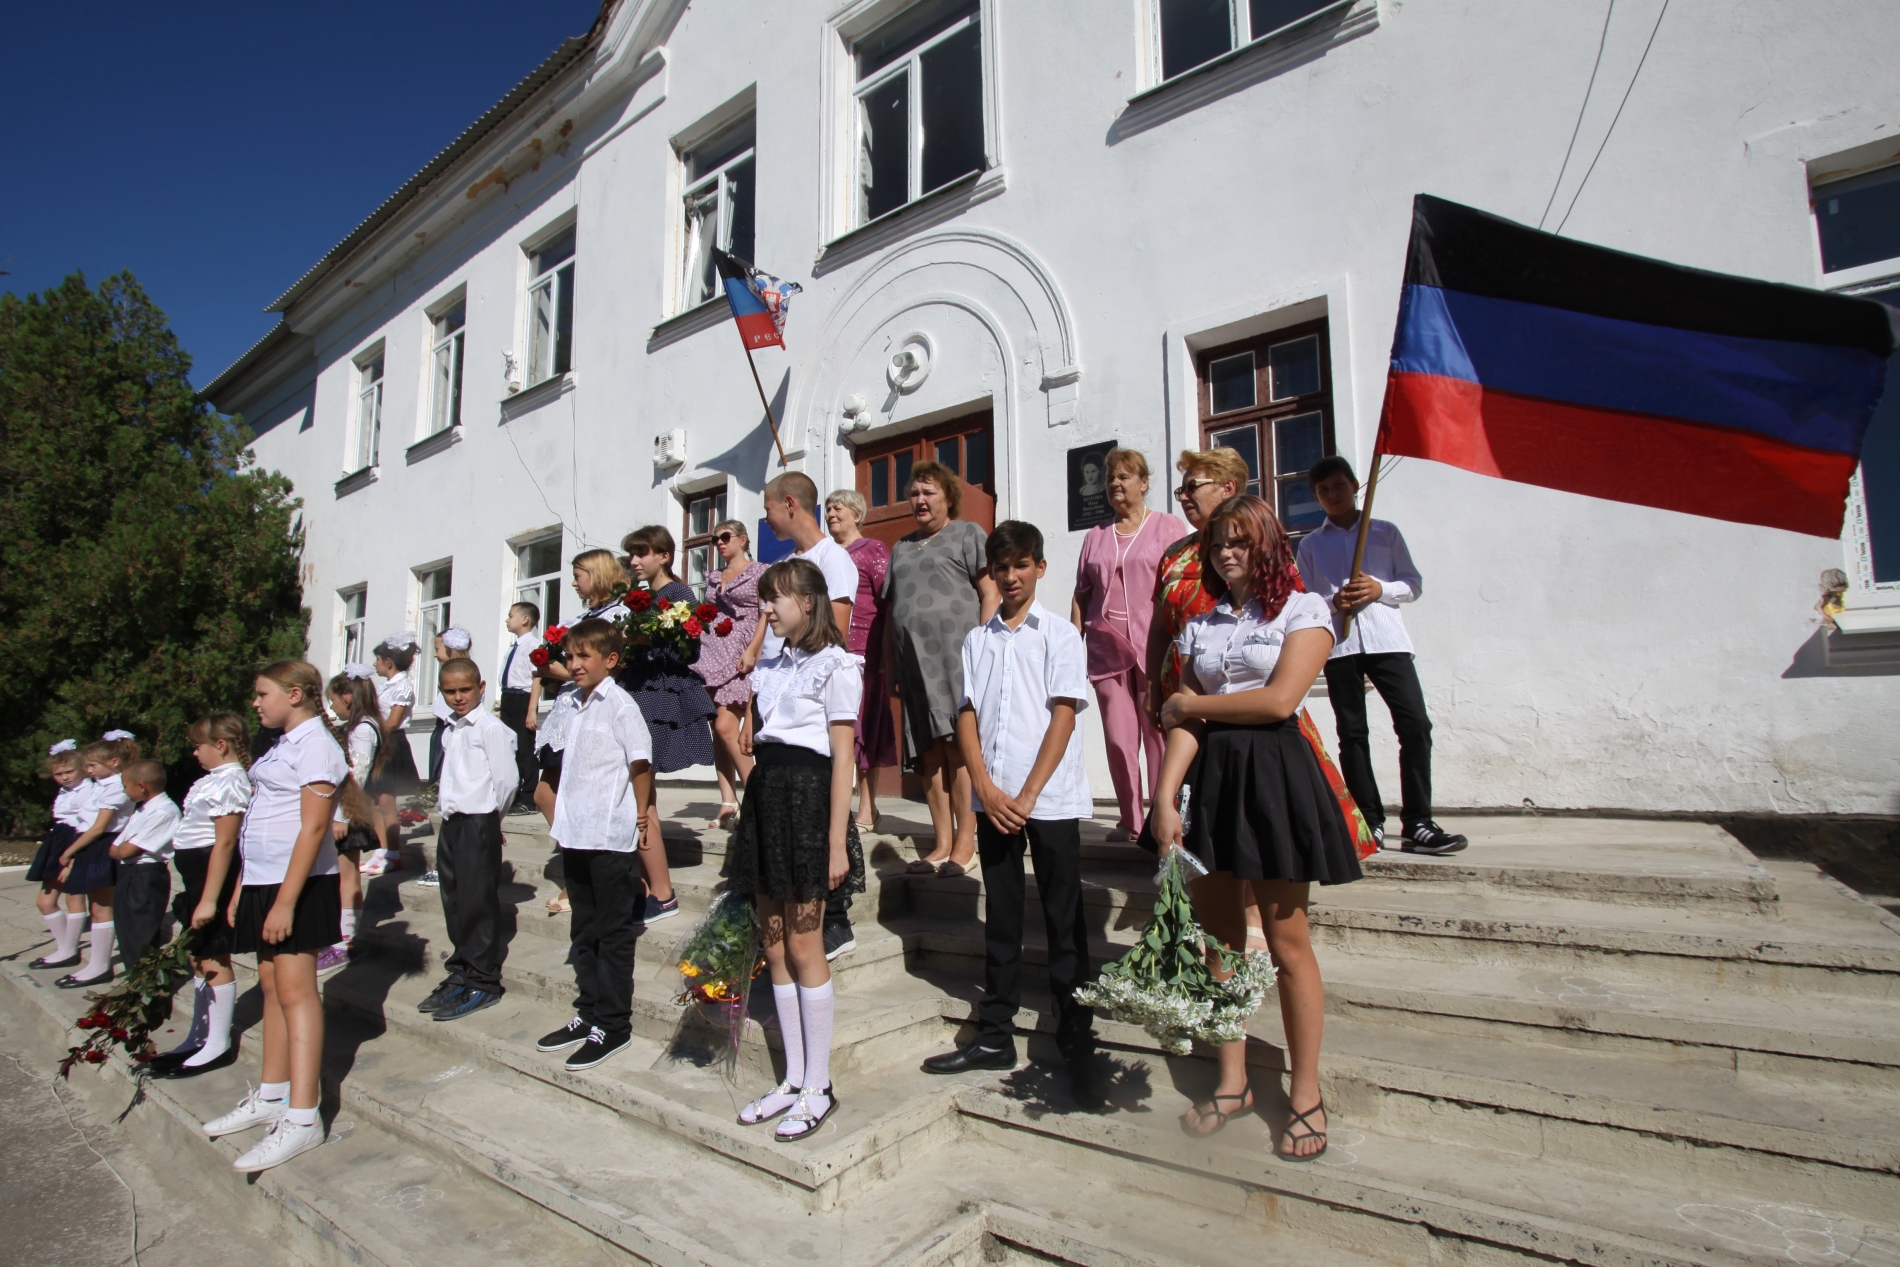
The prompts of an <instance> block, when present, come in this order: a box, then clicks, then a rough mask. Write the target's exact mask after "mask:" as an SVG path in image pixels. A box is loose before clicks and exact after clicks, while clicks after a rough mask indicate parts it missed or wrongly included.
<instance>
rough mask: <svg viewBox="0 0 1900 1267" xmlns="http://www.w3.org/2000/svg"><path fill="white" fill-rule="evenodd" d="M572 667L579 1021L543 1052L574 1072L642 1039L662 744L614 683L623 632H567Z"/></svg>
mask: <svg viewBox="0 0 1900 1267" xmlns="http://www.w3.org/2000/svg"><path fill="white" fill-rule="evenodd" d="M561 645H562V648H563V649H564V650H565V651H566V652H567V667H568V669H569V671H570V672H572V673H573V675H574V682H575V684H576V685H577V686H579V687H580V703H579V709H578V712H577V713H576V715H575V716H574V718H573V719H572V721H571V722H570V723H569V728H570V729H569V736H568V740H567V747H566V749H565V750H564V751H563V752H562V755H561V794H560V795H559V796H558V797H556V798H555V801H554V822H553V823H552V824H551V825H550V826H549V828H548V834H549V835H550V836H552V837H553V838H554V843H555V844H557V845H559V846H560V847H561V865H562V867H563V869H564V871H565V874H566V876H567V896H568V901H569V902H571V903H572V904H573V908H574V909H573V914H572V915H571V916H570V919H571V921H572V922H571V923H570V925H569V939H570V944H571V949H570V951H569V954H568V962H569V963H571V964H573V965H574V983H575V993H576V998H575V1000H574V1008H575V1016H574V1019H573V1020H571V1021H569V1022H568V1023H567V1024H566V1025H563V1026H562V1027H561V1028H560V1029H557V1030H555V1031H554V1032H553V1033H551V1034H548V1035H546V1036H544V1037H543V1038H542V1039H541V1041H540V1042H539V1043H537V1044H536V1047H537V1048H538V1049H539V1050H541V1051H565V1050H566V1049H567V1048H569V1047H574V1046H576V1045H577V1044H578V1045H579V1048H580V1050H578V1051H576V1052H575V1053H574V1054H573V1055H571V1056H569V1057H568V1059H567V1067H568V1068H569V1069H570V1070H580V1069H592V1068H593V1067H594V1066H595V1065H598V1064H599V1063H600V1062H601V1061H603V1060H606V1059H607V1058H608V1057H610V1056H612V1055H614V1054H615V1053H617V1052H619V1051H620V1050H621V1049H622V1048H624V1047H625V1046H626V1045H627V1042H628V1039H629V1037H630V1036H631V1034H632V1033H633V1024H632V1017H633V951H634V942H635V941H636V939H637V938H638V929H639V927H640V925H639V923H638V914H637V912H640V911H643V910H645V907H646V891H645V888H644V887H643V886H642V884H641V876H640V862H639V858H638V856H637V854H636V853H635V849H636V847H637V844H638V838H639V834H640V833H641V832H642V831H644V830H645V824H646V822H648V821H650V820H649V819H648V816H647V815H645V814H642V813H641V807H642V806H643V805H645V804H646V803H647V802H648V801H649V800H650V799H651V798H652V795H653V766H652V764H651V763H652V758H653V743H652V740H651V738H650V737H649V736H648V734H647V724H646V720H645V719H644V718H643V717H642V716H641V715H640V707H639V705H638V704H636V703H634V700H633V697H632V696H631V695H628V694H627V693H626V691H624V690H622V689H621V688H620V684H619V683H618V682H616V681H614V677H613V675H614V670H616V669H618V668H619V667H620V657H621V654H622V652H623V651H624V650H625V648H626V638H625V636H624V635H623V634H622V633H621V631H620V627H619V626H618V625H615V624H612V623H610V622H608V621H605V620H601V619H599V618H590V619H587V620H583V621H580V622H578V623H577V624H575V625H574V627H573V628H571V629H569V630H568V631H567V637H566V639H565V640H564V641H563V642H562V644H561Z"/></svg>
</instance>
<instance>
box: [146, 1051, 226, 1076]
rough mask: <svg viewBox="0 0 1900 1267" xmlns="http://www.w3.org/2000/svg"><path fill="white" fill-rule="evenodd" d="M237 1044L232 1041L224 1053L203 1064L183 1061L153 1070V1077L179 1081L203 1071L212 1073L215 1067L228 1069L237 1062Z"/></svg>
mask: <svg viewBox="0 0 1900 1267" xmlns="http://www.w3.org/2000/svg"><path fill="white" fill-rule="evenodd" d="M237 1057H238V1049H237V1044H236V1043H232V1044H231V1045H230V1046H229V1047H226V1048H225V1049H224V1051H223V1052H222V1053H220V1054H219V1055H216V1056H213V1057H212V1058H211V1059H209V1060H207V1061H205V1062H204V1063H203V1064H202V1065H188V1064H185V1063H184V1062H183V1061H179V1062H178V1063H176V1064H171V1065H167V1066H165V1067H164V1068H163V1069H154V1070H152V1077H154V1078H165V1079H169V1080H172V1081H177V1080H179V1079H182V1078H195V1077H197V1076H198V1075H199V1074H201V1073H210V1072H211V1071H212V1070H214V1069H228V1068H230V1067H231V1066H232V1065H234V1064H236V1063H237Z"/></svg>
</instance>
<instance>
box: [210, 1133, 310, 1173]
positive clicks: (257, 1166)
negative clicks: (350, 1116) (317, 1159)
mask: <svg viewBox="0 0 1900 1267" xmlns="http://www.w3.org/2000/svg"><path fill="white" fill-rule="evenodd" d="M322 1143H323V1122H322V1121H321V1120H318V1121H315V1122H312V1123H311V1124H310V1125H309V1126H298V1125H297V1124H296V1123H294V1122H285V1121H279V1122H278V1123H277V1125H276V1126H274V1127H272V1128H271V1133H270V1134H268V1135H266V1136H265V1137H264V1138H263V1139H261V1140H259V1141H258V1144H257V1147H256V1148H253V1149H252V1150H251V1151H250V1152H248V1153H245V1154H244V1155H243V1156H242V1157H240V1158H238V1159H237V1160H236V1161H234V1162H232V1163H231V1169H233V1170H236V1171H240V1172H243V1173H245V1174H250V1173H252V1172H255V1171H259V1170H269V1169H270V1168H271V1167H272V1166H281V1165H283V1164H284V1163H285V1162H287V1161H289V1160H290V1159H291V1158H292V1157H295V1156H297V1155H298V1154H299V1153H307V1152H309V1151H310V1150H311V1149H313V1148H316V1147H317V1146H318V1145H320V1144H322Z"/></svg>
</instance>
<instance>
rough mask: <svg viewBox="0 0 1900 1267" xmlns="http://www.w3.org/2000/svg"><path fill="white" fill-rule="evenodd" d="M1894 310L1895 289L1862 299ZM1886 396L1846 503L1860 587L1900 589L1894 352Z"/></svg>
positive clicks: (1898, 405)
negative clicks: (1854, 499)
mask: <svg viewBox="0 0 1900 1267" xmlns="http://www.w3.org/2000/svg"><path fill="white" fill-rule="evenodd" d="M1867 298H1869V299H1875V300H1878V301H1880V302H1881V303H1883V304H1886V305H1887V306H1888V307H1890V308H1900V288H1896V289H1893V290H1886V291H1881V292H1879V293H1877V294H1872V295H1868V296H1867ZM1887 382H1888V384H1889V386H1888V388H1887V394H1886V395H1885V396H1883V397H1882V398H1881V401H1880V406H1879V408H1877V409H1876V410H1874V416H1873V418H1872V419H1871V420H1870V421H1869V422H1868V424H1867V438H1866V441H1865V442H1864V443H1863V444H1862V445H1861V450H1860V479H1859V480H1858V481H1857V483H1858V485H1859V493H1860V505H1859V506H1858V507H1854V506H1852V504H1851V503H1850V510H1849V516H1850V519H1851V520H1852V521H1853V535H1852V540H1853V542H1854V553H1855V555H1856V556H1857V557H1856V558H1855V559H1854V563H1856V564H1857V565H1858V567H1857V569H1856V570H1857V571H1858V573H1859V581H1860V587H1861V588H1862V589H1873V588H1874V587H1876V586H1880V587H1893V586H1897V585H1900V352H1895V353H1894V354H1893V356H1891V357H1890V358H1888V360H1887Z"/></svg>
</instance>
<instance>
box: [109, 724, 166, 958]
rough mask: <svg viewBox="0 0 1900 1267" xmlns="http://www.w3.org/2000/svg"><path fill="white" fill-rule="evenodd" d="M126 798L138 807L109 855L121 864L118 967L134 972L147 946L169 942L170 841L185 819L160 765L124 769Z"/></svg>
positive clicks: (116, 914) (116, 908)
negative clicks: (169, 792) (130, 799)
mask: <svg viewBox="0 0 1900 1267" xmlns="http://www.w3.org/2000/svg"><path fill="white" fill-rule="evenodd" d="M125 794H126V795H127V796H129V797H131V798H132V803H133V804H134V805H136V806H138V808H137V809H135V810H133V811H132V817H131V818H129V819H128V820H126V824H125V829H124V830H123V831H121V832H120V833H119V838H118V839H117V840H116V841H114V842H113V844H112V848H111V850H110V851H109V852H110V853H111V854H112V856H113V858H114V859H116V860H117V862H118V864H119V880H118V890H117V892H116V894H115V895H114V897H113V902H112V907H113V917H114V923H115V924H116V925H117V926H118V934H119V966H120V967H122V968H130V967H131V966H132V965H133V964H135V963H137V962H138V959H139V956H140V955H142V954H144V953H145V951H146V949H147V948H148V947H163V946H164V945H165V943H166V942H168V941H170V940H171V938H170V936H169V935H168V934H169V933H170V929H168V928H167V927H166V925H167V924H168V923H169V922H170V921H169V920H168V919H167V918H166V917H167V914H168V912H167V909H166V906H167V903H168V902H169V901H170V900H171V891H172V878H171V857H172V840H173V838H174V837H176V836H177V835H178V824H179V822H180V820H181V818H182V815H180V813H179V812H178V805H177V803H176V802H175V801H173V800H172V798H171V797H169V796H167V795H165V767H164V766H162V765H160V764H159V763H158V762H156V761H150V760H146V761H134V762H133V763H132V764H131V765H129V766H127V767H126V768H125Z"/></svg>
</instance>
